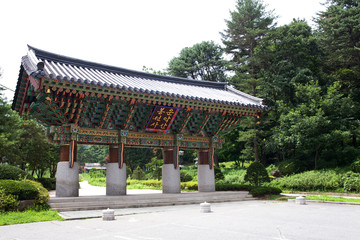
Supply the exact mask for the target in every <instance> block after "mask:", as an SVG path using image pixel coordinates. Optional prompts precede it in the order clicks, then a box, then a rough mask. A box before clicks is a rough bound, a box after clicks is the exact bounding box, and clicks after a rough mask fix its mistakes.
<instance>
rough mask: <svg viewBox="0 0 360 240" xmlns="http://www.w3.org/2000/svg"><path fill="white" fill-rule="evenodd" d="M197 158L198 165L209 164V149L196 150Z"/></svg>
mask: <svg viewBox="0 0 360 240" xmlns="http://www.w3.org/2000/svg"><path fill="white" fill-rule="evenodd" d="M198 160H199V165H205V164H206V165H209V151H208V150H199V151H198Z"/></svg>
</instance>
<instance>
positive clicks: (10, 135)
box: [0, 89, 22, 162]
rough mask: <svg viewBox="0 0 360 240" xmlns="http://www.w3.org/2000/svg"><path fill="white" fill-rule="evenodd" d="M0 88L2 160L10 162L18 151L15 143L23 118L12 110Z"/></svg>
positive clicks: (0, 156) (0, 158)
mask: <svg viewBox="0 0 360 240" xmlns="http://www.w3.org/2000/svg"><path fill="white" fill-rule="evenodd" d="M1 91H2V89H0V162H9V161H11V160H10V158H14V157H13V154H14V153H15V152H16V147H15V144H16V142H17V141H19V139H20V135H21V133H22V130H21V126H22V119H21V118H20V117H19V114H17V113H16V112H15V111H13V110H11V108H10V105H9V104H7V102H6V101H5V99H4V98H3V95H2V93H1Z"/></svg>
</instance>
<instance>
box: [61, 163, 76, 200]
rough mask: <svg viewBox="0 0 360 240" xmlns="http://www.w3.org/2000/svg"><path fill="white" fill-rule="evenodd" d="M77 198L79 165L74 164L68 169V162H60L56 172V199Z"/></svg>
mask: <svg viewBox="0 0 360 240" xmlns="http://www.w3.org/2000/svg"><path fill="white" fill-rule="evenodd" d="M78 196H79V165H78V163H77V162H74V165H73V167H72V168H70V164H69V162H65V161H61V162H59V163H58V164H57V170H56V197H78Z"/></svg>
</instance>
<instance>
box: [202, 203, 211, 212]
mask: <svg viewBox="0 0 360 240" xmlns="http://www.w3.org/2000/svg"><path fill="white" fill-rule="evenodd" d="M200 212H202V213H209V212H211V205H210V203H207V202H203V203H200Z"/></svg>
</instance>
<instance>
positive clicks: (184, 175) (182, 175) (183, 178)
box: [180, 170, 193, 182]
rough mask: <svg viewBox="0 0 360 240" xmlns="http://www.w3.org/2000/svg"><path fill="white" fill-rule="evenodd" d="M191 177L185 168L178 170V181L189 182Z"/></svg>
mask: <svg viewBox="0 0 360 240" xmlns="http://www.w3.org/2000/svg"><path fill="white" fill-rule="evenodd" d="M192 180H193V177H192V176H191V175H190V174H188V173H187V171H185V170H180V181H181V182H189V181H192Z"/></svg>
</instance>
